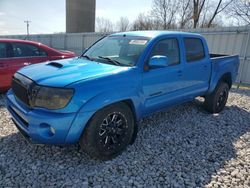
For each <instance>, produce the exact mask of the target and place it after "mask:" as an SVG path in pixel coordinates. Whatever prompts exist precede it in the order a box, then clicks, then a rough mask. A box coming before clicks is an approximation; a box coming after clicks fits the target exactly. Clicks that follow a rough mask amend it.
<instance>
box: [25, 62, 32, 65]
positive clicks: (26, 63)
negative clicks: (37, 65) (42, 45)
mask: <svg viewBox="0 0 250 188" xmlns="http://www.w3.org/2000/svg"><path fill="white" fill-rule="evenodd" d="M30 64H31V63H29V62H25V63H23V65H25V66H28V65H30Z"/></svg>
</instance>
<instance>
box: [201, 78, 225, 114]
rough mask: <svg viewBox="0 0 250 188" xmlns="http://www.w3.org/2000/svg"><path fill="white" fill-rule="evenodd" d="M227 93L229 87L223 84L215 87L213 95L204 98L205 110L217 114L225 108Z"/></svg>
mask: <svg viewBox="0 0 250 188" xmlns="http://www.w3.org/2000/svg"><path fill="white" fill-rule="evenodd" d="M228 93H229V86H228V84H227V83H225V82H221V83H219V84H218V85H217V87H216V88H215V90H214V91H213V93H211V94H210V95H207V96H205V102H204V106H205V109H206V110H207V111H209V112H211V113H219V112H221V111H222V110H223V109H224V107H225V106H226V103H227V99H228Z"/></svg>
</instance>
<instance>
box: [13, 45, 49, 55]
mask: <svg viewBox="0 0 250 188" xmlns="http://www.w3.org/2000/svg"><path fill="white" fill-rule="evenodd" d="M12 47H13V53H14V57H34V56H46V53H45V52H44V51H42V50H41V49H39V48H38V47H36V46H33V45H30V44H22V43H12Z"/></svg>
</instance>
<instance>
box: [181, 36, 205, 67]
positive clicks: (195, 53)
mask: <svg viewBox="0 0 250 188" xmlns="http://www.w3.org/2000/svg"><path fill="white" fill-rule="evenodd" d="M184 43H185V49H186V60H187V62H191V61H197V60H200V59H203V58H204V57H205V52H204V47H203V43H202V41H201V40H200V39H196V38H186V39H184Z"/></svg>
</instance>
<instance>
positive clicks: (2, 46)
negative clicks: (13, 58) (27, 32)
mask: <svg viewBox="0 0 250 188" xmlns="http://www.w3.org/2000/svg"><path fill="white" fill-rule="evenodd" d="M6 57H7V45H6V43H0V58H6Z"/></svg>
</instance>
